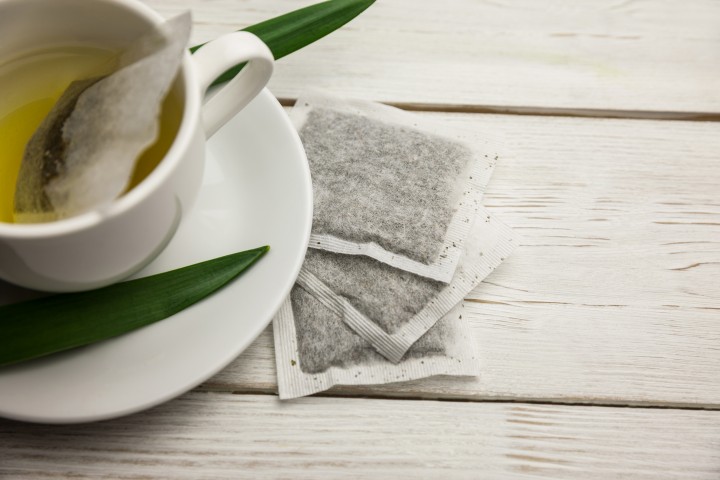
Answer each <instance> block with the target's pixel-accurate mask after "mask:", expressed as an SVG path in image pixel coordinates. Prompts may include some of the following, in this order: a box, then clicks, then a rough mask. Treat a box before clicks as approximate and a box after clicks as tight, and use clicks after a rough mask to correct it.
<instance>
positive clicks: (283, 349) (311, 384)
mask: <svg viewBox="0 0 720 480" xmlns="http://www.w3.org/2000/svg"><path fill="white" fill-rule="evenodd" d="M462 313H463V307H462V303H459V304H458V305H456V306H455V307H454V308H453V309H452V310H451V311H450V312H448V313H447V314H446V315H445V316H443V318H442V319H440V321H438V322H437V323H436V324H435V326H434V327H433V328H432V329H430V330H429V331H428V332H427V333H426V334H425V335H424V336H423V337H422V338H420V339H419V340H418V341H417V342H416V343H415V345H413V347H412V348H411V349H410V350H409V351H408V352H407V353H406V354H405V355H404V357H403V358H402V360H401V361H400V362H399V363H397V364H395V363H391V362H388V361H387V360H386V359H384V358H383V357H382V356H380V355H379V354H378V353H377V352H376V351H375V349H374V348H373V347H372V346H371V345H370V344H369V343H368V342H367V341H366V340H364V339H363V338H361V337H359V336H358V335H357V334H355V333H354V332H353V331H352V330H350V329H349V328H348V326H347V325H346V324H345V323H343V320H342V312H340V311H337V310H334V309H332V308H328V307H327V306H326V305H325V304H324V303H322V302H321V301H319V300H318V299H317V298H315V297H314V296H313V295H312V294H311V293H309V292H307V291H306V290H305V289H303V288H302V287H300V286H298V285H296V286H295V287H294V288H293V290H292V292H291V294H290V296H289V297H288V298H287V299H286V300H285V302H284V303H283V305H282V306H281V307H280V310H279V311H278V313H277V315H276V316H275V318H274V320H273V332H274V336H275V359H276V362H277V375H278V389H279V393H280V398H281V399H291V398H296V397H302V396H305V395H311V394H313V393H317V392H321V391H324V390H327V389H329V388H331V387H332V386H334V385H377V384H384V383H392V382H400V381H409V380H416V379H419V378H425V377H430V376H433V375H456V376H477V375H478V374H479V364H478V358H477V354H476V353H475V342H474V341H473V338H472V333H471V332H470V328H469V325H468V324H467V320H466V319H465V318H463V315H462Z"/></svg>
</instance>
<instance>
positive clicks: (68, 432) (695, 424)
mask: <svg viewBox="0 0 720 480" xmlns="http://www.w3.org/2000/svg"><path fill="white" fill-rule="evenodd" d="M718 475H720V412H707V411H683V410H658V409H637V408H607V407H568V406H548V405H528V404H503V403H479V404H478V403H465V402H436V401H406V400H367V399H347V398H339V399H338V398H307V399H301V400H298V401H291V402H284V403H281V402H279V401H278V400H277V398H276V397H274V396H268V395H261V396H254V395H228V394H213V393H210V394H202V393H191V394H187V395H185V396H184V397H182V398H180V399H178V400H175V401H172V402H170V403H168V404H166V405H164V406H161V407H158V408H155V409H153V410H151V411H149V412H146V413H142V414H138V415H133V416H130V417H126V418H122V419H118V420H114V421H110V422H102V423H97V424H89V425H80V426H64V427H58V426H52V427H50V426H39V425H24V424H19V423H14V422H9V421H3V420H0V477H2V478H3V479H13V478H112V479H136V478H150V477H153V478H158V477H159V478H174V479H175V478H177V479H197V478H203V479H206V478H207V479H217V478H228V479H230V478H232V479H236V478H254V479H258V478H287V479H314V478H320V477H322V478H341V477H342V478H427V479H431V478H440V477H441V476H442V478H453V479H455V478H468V479H469V478H503V479H520V478H522V479H577V478H584V479H585V478H587V479H603V480H605V479H607V478H632V479H649V480H659V479H713V480H714V479H717V478H718Z"/></svg>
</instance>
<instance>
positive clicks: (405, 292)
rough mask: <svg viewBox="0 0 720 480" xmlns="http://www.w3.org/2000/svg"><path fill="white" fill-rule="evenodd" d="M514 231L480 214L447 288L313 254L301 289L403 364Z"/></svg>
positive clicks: (366, 261)
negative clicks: (419, 340)
mask: <svg viewBox="0 0 720 480" xmlns="http://www.w3.org/2000/svg"><path fill="white" fill-rule="evenodd" d="M514 237H515V235H514V233H513V232H512V230H511V229H510V228H509V227H507V226H506V225H505V224H503V223H502V222H500V221H499V220H498V219H497V218H495V217H492V216H491V215H489V213H488V212H487V211H486V210H484V209H481V210H480V212H479V214H478V216H477V218H476V219H475V222H474V224H473V227H472V230H471V232H470V235H469V236H468V241H467V242H466V243H465V252H464V253H463V256H462V258H461V260H460V264H459V266H458V268H457V270H456V272H455V275H454V276H453V278H452V281H451V282H450V284H449V285H446V284H444V283H441V282H438V281H435V280H430V279H428V278H425V277H422V276H419V275H415V274H413V273H409V272H405V271H403V270H399V269H397V268H394V267H390V266H388V265H386V264H383V263H381V262H378V261H376V260H374V259H372V258H369V257H366V256H359V255H352V256H351V255H343V254H337V253H332V252H326V251H317V250H312V249H311V250H309V251H308V253H307V255H306V258H305V263H304V264H303V267H302V271H301V272H300V276H299V277H298V280H297V282H298V284H299V285H300V286H302V287H303V288H304V289H305V290H306V291H308V292H310V293H311V294H312V295H313V296H314V297H315V298H317V300H318V301H320V302H321V303H323V305H325V306H326V307H327V308H330V309H333V310H335V311H337V312H341V313H342V320H343V322H345V323H346V324H347V325H348V326H349V327H350V328H351V329H352V330H353V331H355V332H356V333H357V334H358V335H360V336H361V337H362V338H364V339H365V340H367V341H368V342H369V343H370V344H371V345H372V346H373V347H375V349H376V350H377V351H378V352H379V353H380V354H382V355H383V356H384V357H385V358H387V359H388V360H390V361H392V362H399V361H400V360H401V359H402V358H403V356H404V355H405V354H406V352H408V351H409V350H410V349H411V347H412V346H413V344H414V343H415V342H416V341H418V339H419V338H421V337H422V336H423V335H424V334H425V333H426V332H427V331H429V330H430V329H431V328H432V327H433V325H435V323H436V322H437V321H438V319H440V318H441V317H443V315H445V314H446V313H447V312H448V311H449V310H450V309H451V308H452V307H453V306H454V305H456V304H457V303H458V302H460V301H462V299H463V298H464V297H465V296H466V295H467V294H468V293H470V292H471V291H472V290H473V289H474V288H475V287H476V286H477V285H478V284H479V283H480V282H481V281H482V280H483V279H484V278H485V277H486V276H487V275H488V274H490V273H491V272H492V271H493V270H494V269H495V268H497V267H498V266H499V265H500V264H501V263H502V262H503V260H504V259H505V258H507V257H508V256H509V255H510V253H511V252H512V250H513V249H514V247H515V244H516V241H515V238H514Z"/></svg>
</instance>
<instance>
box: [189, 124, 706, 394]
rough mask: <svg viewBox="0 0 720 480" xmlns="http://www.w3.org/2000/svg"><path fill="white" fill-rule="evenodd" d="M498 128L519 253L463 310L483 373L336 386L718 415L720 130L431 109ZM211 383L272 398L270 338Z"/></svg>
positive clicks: (506, 200) (493, 191)
mask: <svg viewBox="0 0 720 480" xmlns="http://www.w3.org/2000/svg"><path fill="white" fill-rule="evenodd" d="M425 115H434V116H436V117H438V118H442V119H444V120H445V121H447V122H451V123H455V124H458V125H462V126H464V127H468V128H477V129H481V130H485V131H488V132H493V133H495V134H502V135H504V136H505V138H506V143H507V144H508V146H509V147H510V148H511V150H512V154H511V156H510V157H509V158H506V159H505V160H504V161H501V162H500V163H499V165H498V167H497V170H496V173H495V175H494V177H493V179H492V180H491V183H490V187H489V189H488V192H487V194H486V197H485V202H486V204H487V206H488V208H489V209H490V210H491V211H492V212H493V213H495V214H497V215H498V216H499V218H501V219H502V220H504V221H505V222H507V223H508V224H509V225H511V226H512V227H514V228H516V229H517V230H518V231H519V232H520V233H521V235H522V237H523V238H522V241H521V245H522V246H521V247H520V248H519V249H518V250H516V252H515V253H514V254H513V256H512V257H510V259H508V261H507V262H506V263H505V264H503V265H502V266H501V267H500V268H499V269H498V270H497V271H496V272H495V273H493V274H492V275H491V277H489V278H488V279H487V281H486V282H484V283H483V284H481V286H480V287H478V288H477V289H476V290H475V291H474V292H473V293H472V295H471V296H470V297H469V300H470V301H469V302H468V303H467V310H468V312H469V318H470V321H471V324H472V326H473V329H474V332H475V334H476V336H477V342H478V345H479V349H480V355H481V358H482V362H483V375H482V376H481V377H480V378H479V379H475V380H470V379H467V380H459V379H452V378H442V377H440V378H436V379H429V380H423V381H417V382H411V383H407V384H393V385H387V386H383V387H372V388H364V387H354V388H339V389H335V390H333V392H335V393H342V394H351V395H388V396H404V397H415V396H423V397H433V398H435V397H454V398H467V399H524V400H541V401H553V402H573V403H577V402H581V403H582V402H586V403H600V404H639V405H671V406H704V407H711V408H718V407H720V377H719V376H718V374H717V372H718V371H720V348H719V347H718V345H720V201H718V197H717V185H719V184H720V162H718V160H717V158H718V152H720V135H719V133H720V125H718V124H716V123H686V122H653V121H637V120H598V119H583V120H580V119H568V118H547V117H517V116H497V115H461V114H425ZM203 388H206V389H212V390H222V391H265V392H274V391H276V385H275V365H274V357H273V352H272V341H271V333H269V332H266V333H265V334H263V336H261V337H260V338H259V339H258V341H257V342H256V343H255V344H254V345H253V346H252V347H251V348H250V349H249V350H248V351H246V352H245V353H244V354H243V355H242V356H241V357H240V358H239V359H238V360H237V361H236V362H234V363H233V364H231V366H230V367H228V368H227V369H225V370H224V371H223V372H221V373H220V374H219V375H217V376H216V377H214V378H213V379H211V380H210V381H209V382H207V383H206V384H205V385H204V387H203Z"/></svg>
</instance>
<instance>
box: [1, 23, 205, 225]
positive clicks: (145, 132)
mask: <svg viewBox="0 0 720 480" xmlns="http://www.w3.org/2000/svg"><path fill="white" fill-rule="evenodd" d="M191 25H192V21H191V17H190V14H189V13H185V14H181V15H179V16H177V17H175V18H173V19H171V20H168V21H167V22H165V23H164V24H162V25H161V26H160V27H159V29H158V30H157V31H155V30H153V31H150V32H148V34H146V35H144V36H142V37H140V38H139V39H138V40H137V41H136V42H135V43H134V44H133V45H132V46H131V47H130V49H129V50H128V51H127V52H125V53H124V54H123V55H122V56H121V60H120V63H121V68H120V69H119V70H117V71H116V72H114V73H112V74H110V75H108V76H106V77H104V78H101V79H92V80H89V81H88V80H82V81H79V82H75V83H74V84H72V85H71V86H70V87H69V88H68V90H67V91H66V92H65V94H64V95H63V97H61V99H60V100H59V101H58V103H57V105H56V107H55V108H54V110H53V111H52V112H51V113H50V115H48V117H47V119H46V120H45V121H44V122H43V124H42V125H41V126H40V127H39V128H38V130H37V131H36V133H35V134H34V135H33V137H32V138H31V139H30V142H29V143H28V146H27V148H26V151H25V155H24V157H23V162H22V165H21V169H20V174H19V177H18V182H17V187H16V195H15V210H16V212H15V217H16V221H17V222H19V223H24V222H36V221H49V220H54V219H60V218H65V217H70V216H73V215H77V214H80V213H83V212H86V211H90V210H94V209H97V208H101V207H103V206H105V205H107V204H109V203H110V202H111V201H113V200H114V199H115V198H117V197H118V196H120V195H121V194H122V193H123V191H124V190H125V189H126V188H127V186H128V183H129V181H130V179H131V177H132V173H133V170H134V167H135V162H136V161H137V159H138V157H139V156H140V154H141V153H142V152H143V151H144V150H145V149H146V148H148V147H149V146H150V145H152V144H153V143H154V142H155V140H156V139H157V136H158V134H159V116H160V110H161V106H162V101H163V99H164V98H165V96H166V95H167V93H168V91H169V90H170V87H171V85H172V82H173V80H174V79H175V77H176V75H177V72H178V70H179V68H180V63H181V61H182V58H183V55H184V54H185V48H186V46H187V43H188V40H189V37H190V29H191Z"/></svg>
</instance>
